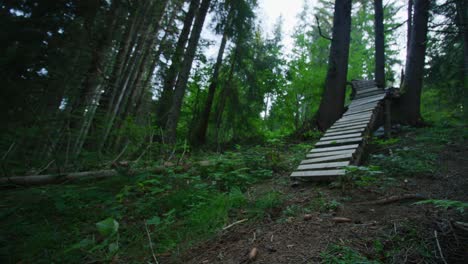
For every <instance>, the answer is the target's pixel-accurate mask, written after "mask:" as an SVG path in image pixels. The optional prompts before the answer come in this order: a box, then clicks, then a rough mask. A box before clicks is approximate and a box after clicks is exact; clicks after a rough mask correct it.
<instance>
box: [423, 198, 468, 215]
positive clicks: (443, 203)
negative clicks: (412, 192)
mask: <svg viewBox="0 0 468 264" xmlns="http://www.w3.org/2000/svg"><path fill="white" fill-rule="evenodd" d="M415 204H418V205H419V204H432V205H434V206H435V207H441V208H444V209H448V208H454V209H455V210H457V211H458V212H460V213H464V212H465V209H466V208H468V203H465V202H461V201H453V200H435V199H430V200H424V201H420V202H417V203H415Z"/></svg>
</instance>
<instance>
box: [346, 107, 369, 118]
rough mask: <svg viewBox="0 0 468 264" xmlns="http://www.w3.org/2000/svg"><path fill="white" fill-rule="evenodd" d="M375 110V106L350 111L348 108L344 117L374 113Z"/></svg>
mask: <svg viewBox="0 0 468 264" xmlns="http://www.w3.org/2000/svg"><path fill="white" fill-rule="evenodd" d="M374 110H375V107H372V108H369V109H364V110H361V111H350V110H348V111H346V112H345V113H344V114H343V117H352V116H356V115H362V114H373V113H374Z"/></svg>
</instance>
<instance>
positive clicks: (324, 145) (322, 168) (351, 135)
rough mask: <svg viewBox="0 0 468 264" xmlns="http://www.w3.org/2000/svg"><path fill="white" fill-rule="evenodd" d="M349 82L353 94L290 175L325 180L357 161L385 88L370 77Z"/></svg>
mask: <svg viewBox="0 0 468 264" xmlns="http://www.w3.org/2000/svg"><path fill="white" fill-rule="evenodd" d="M352 85H353V88H354V90H355V96H354V98H353V100H352V101H351V104H350V105H349V106H348V109H347V111H346V112H345V113H344V114H343V116H342V117H341V118H340V119H338V120H337V121H336V122H335V123H334V124H333V125H332V126H331V127H330V128H329V129H328V130H327V131H326V132H325V135H324V136H323V137H322V138H321V139H320V140H319V142H317V143H316V144H315V147H314V148H313V149H312V150H311V151H310V153H309V154H307V156H306V159H305V160H303V161H302V162H301V164H300V165H299V167H297V169H296V171H294V172H293V173H292V174H291V177H293V178H307V179H311V180H329V179H333V178H335V177H337V176H341V175H345V173H346V171H345V167H346V166H349V165H358V164H359V161H360V158H361V154H362V152H363V150H364V148H365V147H366V145H367V138H368V137H369V135H370V133H371V132H372V131H371V129H372V127H373V125H374V123H375V121H376V118H377V115H378V113H379V111H380V110H381V108H382V104H383V99H385V91H384V90H383V89H380V88H378V87H377V86H376V85H375V82H374V81H353V82H352Z"/></svg>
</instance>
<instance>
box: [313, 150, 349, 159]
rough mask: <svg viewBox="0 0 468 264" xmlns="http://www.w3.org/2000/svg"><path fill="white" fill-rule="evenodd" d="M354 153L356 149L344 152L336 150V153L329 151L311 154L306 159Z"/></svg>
mask: <svg viewBox="0 0 468 264" xmlns="http://www.w3.org/2000/svg"><path fill="white" fill-rule="evenodd" d="M354 152H356V149H345V150H337V151H330V152H317V153H311V154H307V155H306V157H307V158H320V157H326V156H335V155H343V154H354Z"/></svg>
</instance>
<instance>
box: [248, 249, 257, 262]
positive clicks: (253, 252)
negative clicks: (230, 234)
mask: <svg viewBox="0 0 468 264" xmlns="http://www.w3.org/2000/svg"><path fill="white" fill-rule="evenodd" d="M257 254H258V249H257V248H256V247H254V248H252V249H251V250H250V252H249V260H254V259H255V258H257Z"/></svg>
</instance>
